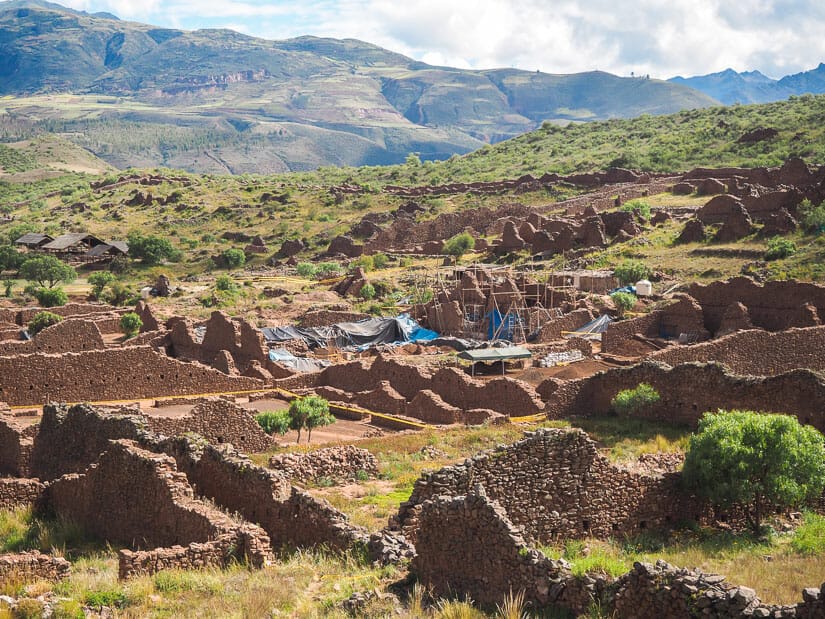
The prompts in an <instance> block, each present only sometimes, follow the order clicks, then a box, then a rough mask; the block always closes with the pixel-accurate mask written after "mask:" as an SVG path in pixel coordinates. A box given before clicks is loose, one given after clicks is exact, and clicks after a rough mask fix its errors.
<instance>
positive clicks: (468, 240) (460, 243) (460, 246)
mask: <svg viewBox="0 0 825 619" xmlns="http://www.w3.org/2000/svg"><path fill="white" fill-rule="evenodd" d="M475 246H476V240H475V239H474V238H473V235H471V234H470V233H469V232H460V233H459V234H456V235H455V236H454V237H452V238H450V239H447V240H446V241H445V242H444V247H443V248H442V249H441V251H443V252H444V253H445V254H448V255H450V256H455V257H456V259H459V258H461V256H463V255H464V254H466V253H467V252H468V251H470V250H471V249H473V247H475Z"/></svg>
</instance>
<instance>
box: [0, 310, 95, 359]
mask: <svg viewBox="0 0 825 619" xmlns="http://www.w3.org/2000/svg"><path fill="white" fill-rule="evenodd" d="M105 347H106V345H105V344H104V342H103V336H102V335H101V333H100V328H99V327H98V325H97V323H94V322H91V321H88V320H81V319H69V320H64V321H62V322H59V323H57V324H56V325H52V326H51V327H48V328H46V329H43V331H41V332H40V333H38V334H37V335H35V336H34V338H32V339H31V340H28V341H25V342H0V356H11V355H19V354H26V353H34V352H41V353H62V352H81V351H84V350H100V349H102V348H105Z"/></svg>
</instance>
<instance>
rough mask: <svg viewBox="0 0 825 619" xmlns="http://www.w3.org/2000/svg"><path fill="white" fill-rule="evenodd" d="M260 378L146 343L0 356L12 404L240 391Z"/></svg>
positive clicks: (3, 395) (1, 391) (0, 395)
mask: <svg viewBox="0 0 825 619" xmlns="http://www.w3.org/2000/svg"><path fill="white" fill-rule="evenodd" d="M263 386H264V384H263V382H262V381H259V380H256V379H253V378H246V377H240V376H227V375H226V374H223V373H221V372H219V371H217V370H214V369H212V368H207V367H205V366H203V365H200V364H197V363H184V362H181V361H178V360H176V359H171V358H169V357H166V356H164V355H163V354H160V353H158V352H156V351H154V350H153V349H152V348H150V347H149V346H135V347H129V348H122V349H108V350H95V351H86V352H81V353H64V354H59V355H51V354H42V353H36V354H30V355H18V356H15V357H0V399H2V400H4V401H6V402H8V403H9V404H11V405H23V404H43V403H45V402H48V401H55V400H63V401H69V402H82V401H95V400H126V399H131V398H153V397H157V396H169V395H187V394H199V393H218V392H222V391H243V390H250V389H259V388H261V387H263Z"/></svg>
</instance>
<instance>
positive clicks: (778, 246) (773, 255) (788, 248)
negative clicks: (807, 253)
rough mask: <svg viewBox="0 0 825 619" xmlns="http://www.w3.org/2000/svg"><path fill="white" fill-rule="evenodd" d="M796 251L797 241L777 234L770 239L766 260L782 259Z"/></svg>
mask: <svg viewBox="0 0 825 619" xmlns="http://www.w3.org/2000/svg"><path fill="white" fill-rule="evenodd" d="M795 253H796V243H794V242H793V241H791V240H790V239H783V238H782V237H781V236H777V237H774V238H772V239H771V240H770V241H768V249H767V251H765V260H781V259H782V258H787V257H788V256H793V255H794V254H795Z"/></svg>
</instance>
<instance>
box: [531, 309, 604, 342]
mask: <svg viewBox="0 0 825 619" xmlns="http://www.w3.org/2000/svg"><path fill="white" fill-rule="evenodd" d="M591 320H593V313H592V312H591V311H590V310H589V309H587V308H581V309H577V310H573V311H572V312H570V313H569V314H565V315H564V316H562V317H561V318H555V319H553V320H548V321H547V322H545V323H544V324H543V325H542V327H541V330H540V331H539V334H538V337H537V339H536V341H537V342H552V341H554V340H560V339H562V338H563V337H564V336H565V334H566V333H565V332H570V331H575V330H576V329H578V328H579V327H582V326H584V325H586V324H587V323H588V322H590V321H591Z"/></svg>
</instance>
